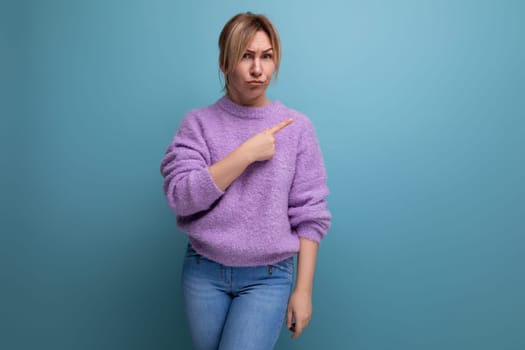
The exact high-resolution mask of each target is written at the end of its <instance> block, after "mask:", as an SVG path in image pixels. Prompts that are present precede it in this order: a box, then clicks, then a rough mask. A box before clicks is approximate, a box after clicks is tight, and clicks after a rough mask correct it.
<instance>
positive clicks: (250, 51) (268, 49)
mask: <svg viewBox="0 0 525 350" xmlns="http://www.w3.org/2000/svg"><path fill="white" fill-rule="evenodd" d="M272 50H273V47H269V48H267V49H266V50H263V52H268V51H272ZM246 51H247V52H249V53H255V51H254V50H251V49H246Z"/></svg>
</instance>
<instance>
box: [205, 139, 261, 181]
mask: <svg viewBox="0 0 525 350" xmlns="http://www.w3.org/2000/svg"><path fill="white" fill-rule="evenodd" d="M251 163H252V160H251V159H250V158H249V157H248V156H247V155H246V153H245V152H243V151H242V150H241V149H240V148H237V149H235V150H234V151H233V152H232V153H230V154H228V155H227V156H226V157H224V158H223V159H221V160H220V161H218V162H217V163H215V164H213V165H211V166H210V167H209V168H208V169H209V171H210V175H211V177H212V179H213V181H215V184H216V185H217V187H219V188H220V189H221V190H222V191H225V190H226V189H227V188H228V186H230V184H231V183H232V182H233V181H235V179H237V178H238V177H239V176H240V175H241V174H242V173H243V171H244V170H245V169H246V168H247V167H248V166H249V165H250V164H251Z"/></svg>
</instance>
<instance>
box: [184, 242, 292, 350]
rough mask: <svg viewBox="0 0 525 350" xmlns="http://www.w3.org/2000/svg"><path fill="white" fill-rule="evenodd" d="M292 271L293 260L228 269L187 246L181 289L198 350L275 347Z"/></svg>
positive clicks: (264, 349) (246, 349)
mask: <svg viewBox="0 0 525 350" xmlns="http://www.w3.org/2000/svg"><path fill="white" fill-rule="evenodd" d="M293 269H294V266H293V258H288V259H286V260H283V261H281V262H279V263H277V264H274V265H271V266H256V267H228V266H224V265H221V264H219V263H216V262H214V261H212V260H209V259H207V258H206V257H204V256H202V255H199V254H198V253H197V252H195V250H194V249H193V248H192V247H191V246H188V250H187V252H186V256H185V259H184V267H183V272H182V287H183V297H184V304H185V309H186V316H187V319H188V323H189V328H190V333H191V337H192V341H193V346H194V349H196V350H212V349H213V350H217V349H219V350H239V349H243V350H259V349H260V350H269V349H273V347H274V346H275V343H276V342H277V338H278V337H279V334H280V333H281V329H282V326H283V322H284V318H285V315H286V309H287V304H288V298H289V297H290V292H291V287H292V277H293Z"/></svg>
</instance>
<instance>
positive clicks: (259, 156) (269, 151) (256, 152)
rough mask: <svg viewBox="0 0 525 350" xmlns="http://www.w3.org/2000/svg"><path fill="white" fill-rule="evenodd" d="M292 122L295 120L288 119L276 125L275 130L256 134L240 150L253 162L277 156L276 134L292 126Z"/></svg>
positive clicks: (271, 129)
mask: <svg viewBox="0 0 525 350" xmlns="http://www.w3.org/2000/svg"><path fill="white" fill-rule="evenodd" d="M292 122H293V120H292V119H291V118H288V119H286V120H284V121H282V122H280V123H279V124H277V125H275V126H274V127H273V128H270V129H266V130H264V131H262V132H260V133H258V134H255V135H254V136H252V137H251V138H249V139H248V140H246V141H245V142H244V143H243V144H242V145H240V146H239V150H241V151H242V152H244V154H245V155H246V156H247V157H248V159H250V161H251V162H257V161H263V160H268V159H270V158H272V157H273V155H274V154H275V134H277V133H278V132H279V131H281V130H282V129H284V128H285V127H286V126H288V125H290V124H291V123H292Z"/></svg>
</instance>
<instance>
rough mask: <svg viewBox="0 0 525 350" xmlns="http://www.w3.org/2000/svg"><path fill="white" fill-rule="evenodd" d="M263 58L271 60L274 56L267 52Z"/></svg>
mask: <svg viewBox="0 0 525 350" xmlns="http://www.w3.org/2000/svg"><path fill="white" fill-rule="evenodd" d="M262 58H263V59H265V60H271V59H272V58H273V55H272V54H271V53H265V54H264V55H263V56H262Z"/></svg>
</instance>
